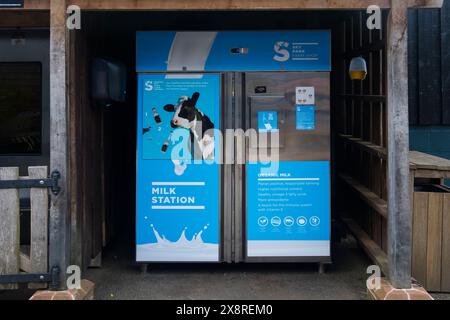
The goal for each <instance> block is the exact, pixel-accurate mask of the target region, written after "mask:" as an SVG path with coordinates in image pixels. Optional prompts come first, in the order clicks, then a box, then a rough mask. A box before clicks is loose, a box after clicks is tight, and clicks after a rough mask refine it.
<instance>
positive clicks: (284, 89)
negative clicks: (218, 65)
mask: <svg viewBox="0 0 450 320" xmlns="http://www.w3.org/2000/svg"><path fill="white" fill-rule="evenodd" d="M244 79H245V97H244V99H243V101H244V107H243V108H244V114H245V116H244V118H245V119H244V122H245V126H246V129H247V130H252V131H253V132H256V133H257V135H256V136H257V141H256V140H255V141H251V139H250V140H247V141H248V144H247V148H246V150H247V155H246V161H247V162H246V166H245V169H244V174H243V176H244V182H243V183H244V184H245V187H244V198H245V202H244V203H245V209H244V212H243V214H244V217H243V221H244V228H243V229H244V234H245V236H244V248H245V260H246V261H304V262H328V261H329V259H330V80H329V73H325V72H322V73H307V72H305V73H248V74H245V76H244ZM241 183H242V182H241Z"/></svg>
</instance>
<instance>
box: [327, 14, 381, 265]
mask: <svg viewBox="0 0 450 320" xmlns="http://www.w3.org/2000/svg"><path fill="white" fill-rule="evenodd" d="M366 19H367V16H366V14H365V13H364V12H362V11H361V12H359V11H358V12H353V13H351V14H348V16H347V18H346V19H345V21H343V22H341V23H338V26H337V27H336V28H335V30H334V31H335V32H334V37H335V39H334V57H335V59H334V67H333V69H334V70H335V71H336V72H335V81H334V83H335V85H334V88H333V94H334V99H333V100H334V108H335V109H336V110H335V111H334V112H335V114H336V116H335V119H336V121H337V123H336V124H335V125H334V134H335V135H336V136H337V138H336V147H335V152H336V171H337V175H338V176H339V177H340V179H339V188H337V191H336V192H337V193H338V194H337V195H336V198H337V199H347V201H345V200H342V201H339V202H337V204H336V205H337V209H338V212H341V213H343V214H344V215H346V218H350V219H351V220H352V221H354V222H356V223H357V224H358V225H359V227H360V228H361V229H362V230H363V231H364V232H365V233H366V234H367V235H368V237H369V238H370V239H371V240H373V241H374V242H375V243H376V245H378V246H379V248H381V249H382V250H383V251H384V252H387V220H386V217H387V202H386V200H387V190H386V159H385V158H386V142H387V141H386V136H387V134H386V97H385V94H386V81H385V76H386V50H385V39H386V28H383V30H372V31H371V30H369V29H368V28H366V26H365V24H366ZM386 19H387V13H386V12H384V13H383V20H384V21H383V25H384V26H386ZM357 56H362V57H364V58H365V59H366V61H367V63H368V68H369V73H368V77H367V79H366V80H364V81H351V80H350V77H349V76H348V68H349V64H350V61H351V59H352V58H354V57H357ZM348 199H352V200H351V201H348ZM380 251H381V250H380ZM380 251H378V253H370V254H372V255H374V256H375V255H379V252H380ZM384 258H385V257H379V261H384Z"/></svg>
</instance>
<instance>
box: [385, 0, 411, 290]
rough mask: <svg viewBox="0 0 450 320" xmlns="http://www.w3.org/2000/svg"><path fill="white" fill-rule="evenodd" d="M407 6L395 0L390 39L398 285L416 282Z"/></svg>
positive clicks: (391, 183)
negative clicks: (412, 253)
mask: <svg viewBox="0 0 450 320" xmlns="http://www.w3.org/2000/svg"><path fill="white" fill-rule="evenodd" d="M407 10H408V1H399V0H391V11H390V14H389V21H388V39H387V77H388V79H387V109H388V112H387V117H388V120H387V123H388V125H387V127H388V128H387V129H388V174H387V175H388V177H387V180H388V186H387V187H388V216H389V217H388V218H389V219H388V260H389V280H390V281H391V283H392V285H393V286H394V287H395V288H397V289H410V288H411V286H412V283H411V225H412V222H411V221H412V217H411V201H410V192H409V182H410V180H409V125H408V124H409V122H408V121H409V120H408V60H407V51H408V46H407V45H408V41H407V39H408V38H407V26H408V22H407Z"/></svg>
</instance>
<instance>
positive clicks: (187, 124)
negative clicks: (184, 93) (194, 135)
mask: <svg viewBox="0 0 450 320" xmlns="http://www.w3.org/2000/svg"><path fill="white" fill-rule="evenodd" d="M199 98H200V93H198V92H196V93H194V94H193V95H192V98H189V97H181V98H180V99H179V100H178V103H177V105H176V106H175V105H173V104H168V105H166V106H165V107H164V110H165V111H167V112H173V113H174V116H173V118H172V121H171V122H170V125H171V126H172V128H185V129H191V128H192V126H193V122H194V120H195V117H196V115H197V108H196V107H195V106H196V104H197V101H198V99H199Z"/></svg>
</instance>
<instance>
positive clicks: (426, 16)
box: [408, 0, 450, 126]
mask: <svg viewBox="0 0 450 320" xmlns="http://www.w3.org/2000/svg"><path fill="white" fill-rule="evenodd" d="M408 41H409V111H410V115H409V119H410V124H411V125H413V126H427V125H450V1H448V0H447V1H445V2H444V7H443V8H442V9H411V10H410V11H409V38H408Z"/></svg>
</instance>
